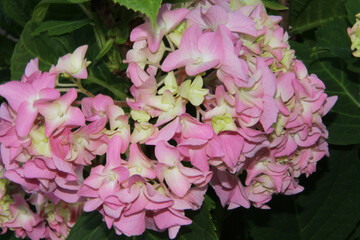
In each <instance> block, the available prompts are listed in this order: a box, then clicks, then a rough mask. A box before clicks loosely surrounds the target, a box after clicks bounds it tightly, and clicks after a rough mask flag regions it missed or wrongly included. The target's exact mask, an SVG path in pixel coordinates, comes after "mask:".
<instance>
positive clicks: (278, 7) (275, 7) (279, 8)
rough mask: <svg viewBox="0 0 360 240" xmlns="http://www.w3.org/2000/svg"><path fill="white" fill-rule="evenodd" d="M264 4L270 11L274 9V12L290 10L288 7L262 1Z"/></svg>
mask: <svg viewBox="0 0 360 240" xmlns="http://www.w3.org/2000/svg"><path fill="white" fill-rule="evenodd" d="M262 3H263V4H264V6H265V7H266V8H268V9H272V10H276V11H281V10H288V8H287V7H286V6H283V5H281V4H280V3H277V2H273V1H266V0H262Z"/></svg>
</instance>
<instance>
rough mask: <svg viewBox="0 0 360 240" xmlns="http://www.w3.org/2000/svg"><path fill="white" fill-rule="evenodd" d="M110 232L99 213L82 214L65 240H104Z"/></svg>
mask: <svg viewBox="0 0 360 240" xmlns="http://www.w3.org/2000/svg"><path fill="white" fill-rule="evenodd" d="M110 233H111V232H110V231H109V230H108V228H107V227H106V224H105V223H104V222H103V221H102V216H101V214H100V213H99V212H97V211H94V212H90V213H83V214H82V215H81V216H80V217H79V218H78V220H77V221H76V223H75V225H74V227H73V228H72V229H71V231H70V233H69V236H68V237H67V238H66V239H67V240H80V239H81V240H105V239H108V236H109V235H110Z"/></svg>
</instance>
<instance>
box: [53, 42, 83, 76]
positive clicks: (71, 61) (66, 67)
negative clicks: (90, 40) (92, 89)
mask: <svg viewBox="0 0 360 240" xmlns="http://www.w3.org/2000/svg"><path fill="white" fill-rule="evenodd" d="M87 48H88V45H84V46H81V47H78V48H77V49H75V51H74V52H73V53H68V54H66V55H65V56H63V57H61V58H59V60H58V62H57V64H56V66H52V67H51V69H50V73H51V74H59V73H65V74H68V75H70V76H72V77H74V78H81V79H85V78H87V76H88V73H87V70H86V67H87V65H88V63H89V62H87V61H86V59H85V53H86V50H87Z"/></svg>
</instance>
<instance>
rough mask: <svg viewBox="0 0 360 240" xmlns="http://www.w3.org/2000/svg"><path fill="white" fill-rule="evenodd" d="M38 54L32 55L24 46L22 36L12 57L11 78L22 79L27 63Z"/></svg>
mask: <svg viewBox="0 0 360 240" xmlns="http://www.w3.org/2000/svg"><path fill="white" fill-rule="evenodd" d="M34 57H36V56H34V55H32V54H31V53H30V52H29V51H28V50H27V49H26V48H25V46H24V43H23V40H22V38H20V40H19V41H18V42H17V43H16V46H15V48H14V52H13V55H12V56H11V59H10V72H11V80H20V79H21V76H22V75H23V74H24V70H25V67H26V64H27V63H28V62H29V61H30V60H31V59H32V58H34Z"/></svg>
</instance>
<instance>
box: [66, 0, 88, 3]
mask: <svg viewBox="0 0 360 240" xmlns="http://www.w3.org/2000/svg"><path fill="white" fill-rule="evenodd" d="M84 2H90V0H70V3H84Z"/></svg>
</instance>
